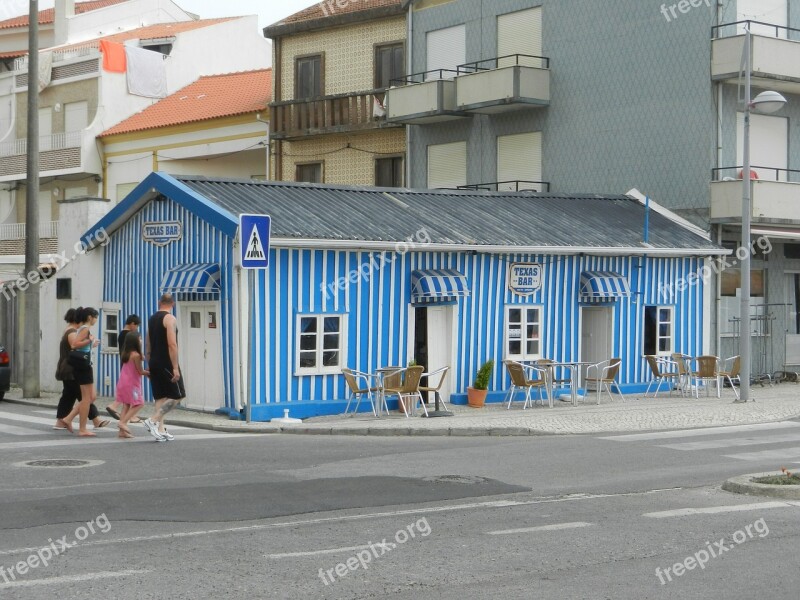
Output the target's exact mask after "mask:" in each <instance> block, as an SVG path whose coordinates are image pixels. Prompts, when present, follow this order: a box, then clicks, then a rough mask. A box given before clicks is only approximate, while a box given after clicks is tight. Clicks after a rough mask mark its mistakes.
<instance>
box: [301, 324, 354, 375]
mask: <svg viewBox="0 0 800 600" xmlns="http://www.w3.org/2000/svg"><path fill="white" fill-rule="evenodd" d="M345 326H346V319H345V315H331V314H326V315H297V339H296V348H297V363H296V364H297V372H298V373H299V374H309V375H316V374H322V373H338V372H339V371H341V369H342V367H343V366H344V365H345V362H344V360H345V359H344V348H345V339H346V335H345Z"/></svg>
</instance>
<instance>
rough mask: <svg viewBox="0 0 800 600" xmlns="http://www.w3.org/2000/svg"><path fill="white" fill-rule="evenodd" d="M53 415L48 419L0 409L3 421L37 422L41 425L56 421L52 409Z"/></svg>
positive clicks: (0, 417) (0, 416)
mask: <svg viewBox="0 0 800 600" xmlns="http://www.w3.org/2000/svg"><path fill="white" fill-rule="evenodd" d="M52 414H53V416H52V417H50V418H49V419H46V418H45V417H34V416H33V415H21V414H19V413H10V412H6V411H3V410H0V419H3V420H5V421H23V422H25V423H39V424H41V425H52V424H53V423H55V422H56V413H55V411H52Z"/></svg>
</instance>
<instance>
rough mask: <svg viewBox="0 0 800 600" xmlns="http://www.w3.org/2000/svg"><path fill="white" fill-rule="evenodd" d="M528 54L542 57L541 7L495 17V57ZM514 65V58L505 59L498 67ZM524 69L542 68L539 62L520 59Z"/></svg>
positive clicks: (542, 65)
mask: <svg viewBox="0 0 800 600" xmlns="http://www.w3.org/2000/svg"><path fill="white" fill-rule="evenodd" d="M511 54H528V55H530V56H542V7H541V6H540V7H537V8H531V9H528V10H520V11H518V12H513V13H508V14H505V15H500V16H498V17H497V56H498V57H501V56H509V55H511ZM513 64H516V59H515V58H510V59H505V60H503V61H500V62H499V63H498V66H499V67H506V66H510V65H513ZM519 64H521V65H524V66H526V67H544V64H542V61H541V60H534V59H530V58H527V59H526V58H520V62H519Z"/></svg>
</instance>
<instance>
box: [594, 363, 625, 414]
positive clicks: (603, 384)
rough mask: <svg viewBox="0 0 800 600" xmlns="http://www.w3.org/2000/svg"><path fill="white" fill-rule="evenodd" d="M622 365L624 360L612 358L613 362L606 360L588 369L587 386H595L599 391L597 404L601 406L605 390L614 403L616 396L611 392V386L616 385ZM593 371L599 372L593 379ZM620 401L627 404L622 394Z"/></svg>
mask: <svg viewBox="0 0 800 600" xmlns="http://www.w3.org/2000/svg"><path fill="white" fill-rule="evenodd" d="M621 364H622V359H619V358H612V359H611V360H604V361H603V362H599V363H596V364H594V365H589V366H588V367H587V369H586V379H585V380H584V381H586V384H587V385H588V384H590V383H592V384H594V386H595V389H596V390H597V403H598V404H600V396H601V395H602V394H603V388H605V390H606V392H607V393H608V397H609V398H611V400H612V402H613V400H614V394H613V393H612V392H611V384H612V383H614V379H616V377H617V373H618V372H619V366H620V365H621ZM592 369H594V370H595V371H596V372H597V375H596V376H595V377H592V376H591V374H592ZM619 397H620V399H621V400H622V401H623V402H625V397H624V396H623V395H622V394H620V395H619Z"/></svg>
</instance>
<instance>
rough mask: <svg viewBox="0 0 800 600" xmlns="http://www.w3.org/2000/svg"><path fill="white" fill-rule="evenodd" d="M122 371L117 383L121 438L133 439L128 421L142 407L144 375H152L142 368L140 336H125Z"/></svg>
mask: <svg viewBox="0 0 800 600" xmlns="http://www.w3.org/2000/svg"><path fill="white" fill-rule="evenodd" d="M120 359H121V360H122V370H121V371H120V372H119V381H118V382H117V394H116V398H117V401H118V402H120V403H121V404H122V413H121V414H120V416H119V425H118V427H119V437H121V438H132V437H134V435H133V434H132V433H131V430H130V429H128V421H130V420H131V419H133V418H134V417H135V416H136V413H138V412H139V411H140V410H141V408H142V406H144V397H143V396H142V375H144V376H145V377H149V376H150V373H149V372H148V371H146V370H145V369H143V368H142V342H141V339H140V338H139V336H138V335H135V334H132V333H129V334H128V335H126V336H125V341H124V342H123V346H122V352H121V353H120Z"/></svg>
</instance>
